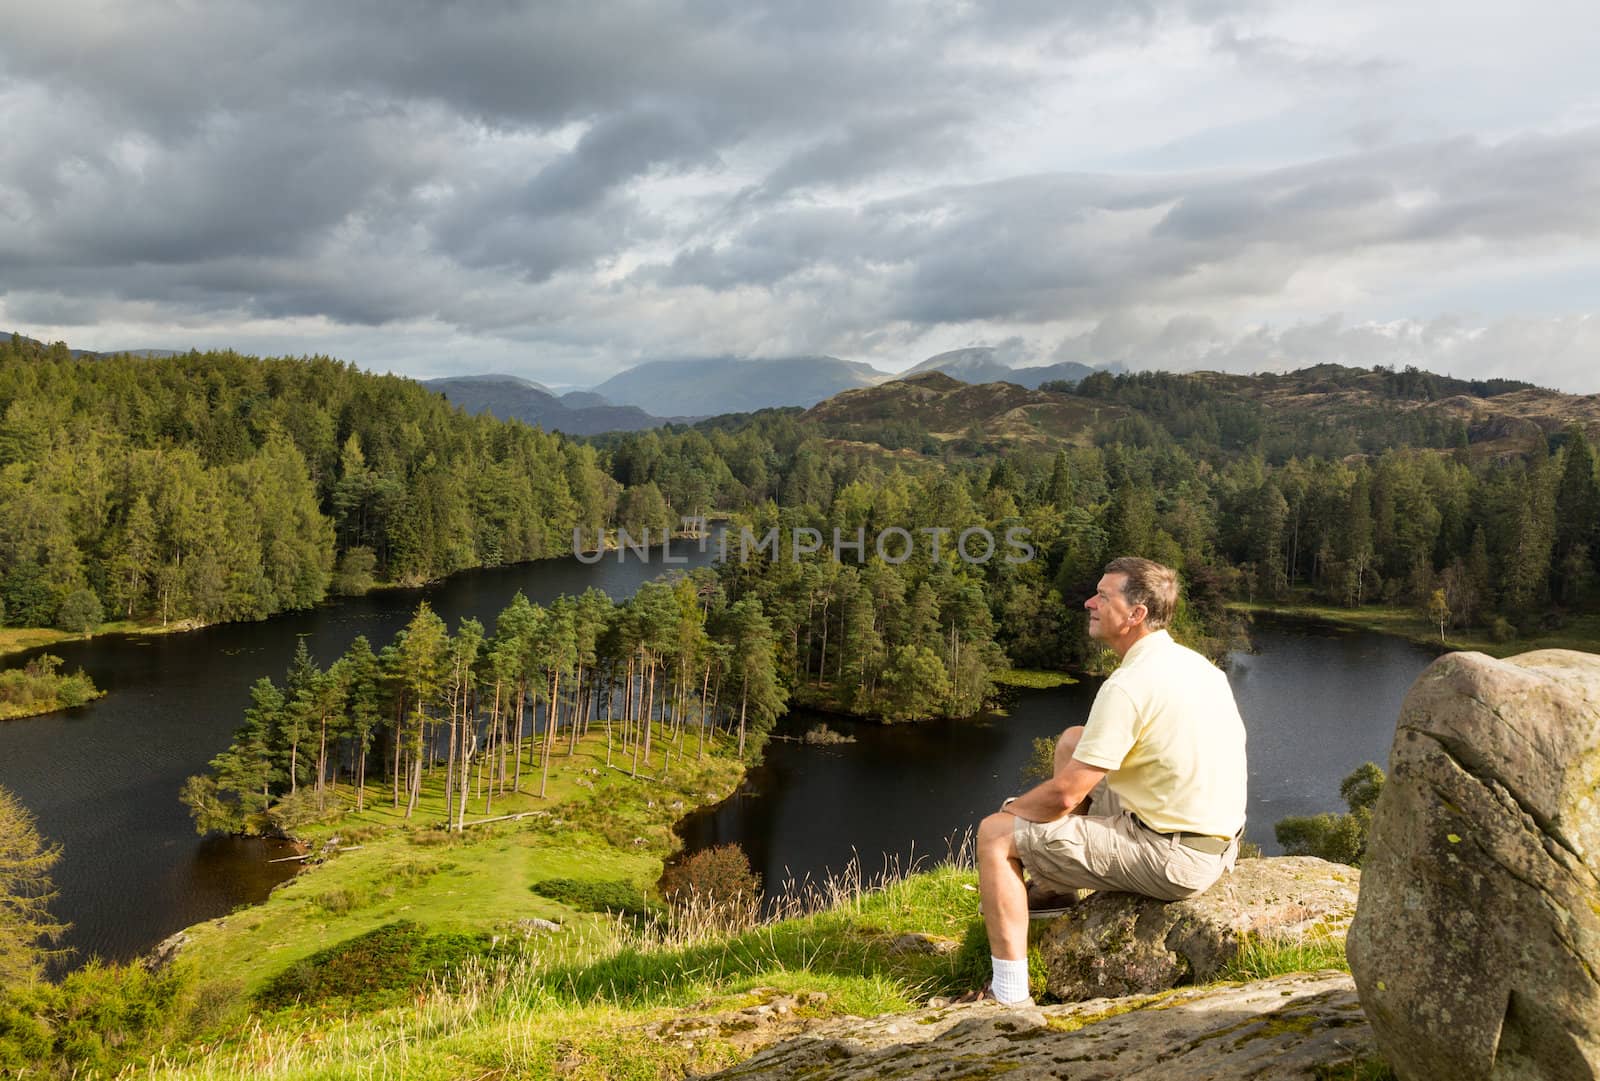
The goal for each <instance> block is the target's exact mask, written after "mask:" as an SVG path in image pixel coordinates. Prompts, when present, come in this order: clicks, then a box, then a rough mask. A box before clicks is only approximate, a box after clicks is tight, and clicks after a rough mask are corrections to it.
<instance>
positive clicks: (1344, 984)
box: [715, 972, 1374, 1081]
mask: <svg viewBox="0 0 1600 1081" xmlns="http://www.w3.org/2000/svg"><path fill="white" fill-rule="evenodd" d="M1373 1055H1374V1050H1373V1046H1372V1034H1371V1032H1370V1030H1369V1029H1368V1027H1367V1023H1366V1020H1365V1019H1364V1018H1363V1017H1362V1016H1361V1011H1360V1007H1359V1004H1358V1003H1357V1001H1356V993H1355V988H1354V986H1353V984H1352V983H1351V981H1350V977H1349V976H1348V975H1346V974H1345V973H1342V972H1322V973H1315V974H1309V975H1306V974H1302V975H1296V976H1282V977H1278V978H1277V979H1272V980H1264V981H1261V982H1258V983H1252V984H1246V985H1243V986H1233V987H1226V986H1225V987H1210V988H1190V989H1187V990H1182V991H1174V992H1168V993H1166V994H1162V995H1153V996H1144V997H1139V998H1121V999H1096V1000H1094V1001H1092V1002H1080V1003H1075V1004H1072V1005H1068V1006H1047V1007H1044V1008H1043V1009H1022V1010H1019V1009H1007V1008H1005V1007H1002V1006H995V1005H983V1006H953V1007H946V1008H942V1009H925V1010H920V1011H916V1012H913V1013H906V1014H893V1015H888V1016H885V1017H879V1018H873V1019H870V1020H863V1019H861V1018H842V1019H838V1020H834V1021H825V1022H817V1023H814V1024H813V1025H811V1026H810V1027H809V1028H808V1029H807V1030H806V1031H805V1032H803V1033H802V1034H800V1035H797V1036H793V1037H790V1038H789V1039H786V1040H784V1041H783V1042H782V1043H778V1044H776V1045H774V1046H772V1047H769V1048H767V1049H766V1050H764V1051H761V1052H759V1053H758V1054H756V1055H755V1056H754V1057H753V1058H751V1059H748V1060H747V1061H745V1062H743V1063H741V1064H740V1065H739V1066H737V1067H734V1068H733V1069H731V1070H728V1071H726V1072H724V1073H721V1074H717V1075H715V1076H717V1077H719V1078H724V1079H727V1081H733V1079H736V1078H738V1079H744V1078H750V1079H754V1078H761V1079H763V1081H790V1079H793V1081H799V1079H800V1078H828V1079H829V1081H853V1079H857V1078H859V1079H862V1081H865V1079H868V1078H873V1079H876V1078H884V1077H894V1078H896V1079H899V1081H916V1079H919V1078H928V1079H934V1078H937V1079H939V1081H960V1079H963V1078H965V1079H977V1078H991V1077H1000V1076H1004V1077H1005V1078H1007V1081H1030V1079H1035V1078H1037V1079H1040V1081H1043V1079H1046V1078H1048V1079H1051V1081H1054V1079H1056V1078H1062V1077H1070V1078H1072V1079H1073V1081H1117V1079H1122V1078H1126V1079H1129V1081H1132V1079H1133V1078H1138V1079H1139V1081H1213V1079H1215V1081H1238V1079H1242V1078H1272V1079H1274V1081H1313V1079H1316V1081H1322V1079H1325V1078H1329V1077H1348V1076H1357V1074H1356V1073H1355V1070H1356V1068H1357V1066H1358V1065H1359V1064H1363V1063H1367V1062H1370V1061H1372V1059H1373Z"/></svg>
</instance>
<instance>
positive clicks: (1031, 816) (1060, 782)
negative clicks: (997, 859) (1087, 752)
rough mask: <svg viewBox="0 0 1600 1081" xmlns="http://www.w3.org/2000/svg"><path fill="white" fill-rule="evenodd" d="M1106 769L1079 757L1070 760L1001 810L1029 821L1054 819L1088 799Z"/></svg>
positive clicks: (1013, 798) (1010, 800) (1008, 802)
mask: <svg viewBox="0 0 1600 1081" xmlns="http://www.w3.org/2000/svg"><path fill="white" fill-rule="evenodd" d="M1107 772H1108V771H1106V770H1103V769H1099V768H1097V767H1095V766H1090V765H1086V764H1084V763H1083V762H1079V761H1078V760H1077V759H1076V758H1071V759H1068V760H1067V763H1066V765H1065V766H1064V767H1063V768H1062V769H1060V770H1059V771H1057V773H1056V775H1055V776H1054V777H1052V778H1050V780H1048V781H1045V782H1044V783H1043V784H1039V785H1035V786H1034V787H1033V788H1030V789H1029V790H1028V791H1026V792H1024V793H1023V794H1022V795H1020V796H1013V797H1012V798H1011V799H1008V800H1006V801H1005V802H1004V803H1002V804H1001V805H1000V810H1001V811H1003V812H1005V813H1006V814H1013V815H1016V816H1017V817H1018V818H1022V819H1026V820H1027V821H1029V822H1054V821H1055V820H1056V819H1058V818H1060V817H1062V816H1063V815H1066V814H1069V813H1070V812H1071V811H1072V810H1073V809H1074V808H1076V807H1077V806H1078V805H1079V804H1081V803H1082V802H1083V801H1084V800H1085V799H1086V798H1088V795H1089V793H1090V792H1091V791H1093V790H1094V786H1095V785H1097V784H1099V783H1100V778H1102V777H1104V776H1105V775H1106V773H1107Z"/></svg>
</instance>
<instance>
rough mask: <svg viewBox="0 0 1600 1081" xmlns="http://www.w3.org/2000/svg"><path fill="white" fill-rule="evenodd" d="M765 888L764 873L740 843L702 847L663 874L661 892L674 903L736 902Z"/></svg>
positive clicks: (748, 897)
mask: <svg viewBox="0 0 1600 1081" xmlns="http://www.w3.org/2000/svg"><path fill="white" fill-rule="evenodd" d="M760 892H761V876H760V875H758V874H756V873H755V872H754V871H752V870H751V869H750V858H749V857H748V856H746V855H745V854H744V849H742V848H740V847H739V846H738V845H717V846H715V847H714V848H706V849H702V850H701V851H699V852H696V853H694V854H693V855H692V856H688V857H685V858H684V859H681V860H679V861H678V862H676V863H674V864H673V865H672V866H670V867H668V868H667V869H666V870H665V871H664V872H662V875H661V896H662V897H664V898H666V900H667V903H668V904H671V905H675V906H678V905H684V904H690V903H694V902H696V901H698V902H700V903H709V904H712V905H722V904H726V905H734V904H739V903H741V902H745V901H749V900H750V899H751V898H753V897H756V896H757V895H759V894H760Z"/></svg>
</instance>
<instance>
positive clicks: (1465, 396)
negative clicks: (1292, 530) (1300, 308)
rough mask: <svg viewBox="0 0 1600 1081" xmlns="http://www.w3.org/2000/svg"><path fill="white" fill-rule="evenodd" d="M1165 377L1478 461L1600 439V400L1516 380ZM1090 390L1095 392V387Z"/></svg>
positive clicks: (1324, 369) (1328, 371)
mask: <svg viewBox="0 0 1600 1081" xmlns="http://www.w3.org/2000/svg"><path fill="white" fill-rule="evenodd" d="M1147 375H1154V373H1147ZM1163 378H1164V379H1165V380H1166V381H1169V382H1170V381H1172V380H1184V381H1187V382H1189V383H1191V384H1192V385H1193V386H1195V387H1196V388H1200V389H1201V390H1202V392H1203V393H1206V394H1210V395H1214V396H1216V397H1220V398H1222V399H1233V400H1235V401H1238V402H1242V403H1249V404H1251V405H1252V406H1254V407H1255V408H1256V409H1258V410H1259V411H1260V414H1261V415H1262V416H1263V417H1266V418H1275V420H1276V422H1277V423H1279V424H1293V423H1298V424H1299V425H1300V426H1302V427H1306V426H1311V425H1315V426H1320V427H1322V428H1324V429H1328V430H1334V429H1341V428H1342V429H1347V430H1350V431H1374V432H1376V431H1380V430H1381V429H1382V428H1383V427H1384V426H1385V423H1386V422H1387V423H1389V424H1392V425H1394V426H1395V427H1397V428H1399V429H1400V430H1401V431H1403V432H1405V433H1406V434H1409V435H1411V436H1413V438H1411V439H1410V440H1408V441H1409V442H1411V443H1412V444H1413V445H1419V444H1420V445H1438V446H1441V447H1467V448H1470V449H1471V450H1472V452H1473V453H1474V454H1475V455H1487V456H1503V455H1506V454H1522V453H1525V452H1526V451H1527V450H1528V448H1529V447H1530V446H1532V445H1538V444H1539V443H1540V442H1541V441H1543V440H1547V439H1549V438H1550V437H1551V436H1554V435H1556V434H1557V433H1559V432H1561V431H1562V430H1563V429H1565V428H1567V427H1568V426H1570V425H1573V424H1576V425H1579V426H1580V427H1582V428H1583V429H1584V430H1585V432H1586V433H1587V434H1588V435H1589V437H1590V438H1591V439H1592V438H1595V437H1596V436H1597V435H1600V395H1578V394H1566V393H1563V392H1561V391H1556V390H1548V389H1545V388H1543V387H1538V386H1535V385H1533V384H1532V383H1525V382H1520V381H1517V380H1503V379H1497V380H1465V379H1456V378H1453V377H1451V376H1442V375H1435V374H1433V373H1431V372H1423V371H1418V370H1416V369H1407V370H1405V371H1401V372H1394V371H1390V370H1387V369H1381V368H1372V369H1366V368H1349V367H1344V366H1341V365H1336V364H1322V365H1317V366H1315V367H1310V368H1303V369H1300V370H1299V371H1294V372H1289V373H1286V374H1282V375H1278V374H1264V375H1228V374H1222V373H1217V372H1195V373H1191V374H1189V375H1185V376H1165V377H1163ZM1080 389H1083V388H1080ZM1088 390H1089V391H1090V392H1091V393H1092V392H1094V391H1095V387H1094V385H1093V384H1091V386H1090V387H1089V388H1088ZM1423 433H1435V434H1437V435H1439V436H1441V437H1442V441H1441V442H1439V443H1436V444H1429V443H1426V442H1425V441H1422V440H1418V439H1416V438H1414V437H1415V436H1416V435H1417V434H1423ZM1395 442H1399V441H1398V440H1396V441H1395ZM1363 449H1371V448H1363Z"/></svg>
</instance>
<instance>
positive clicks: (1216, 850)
mask: <svg viewBox="0 0 1600 1081" xmlns="http://www.w3.org/2000/svg"><path fill="white" fill-rule="evenodd" d="M1133 820H1134V821H1135V822H1137V823H1139V825H1140V826H1142V827H1143V828H1145V829H1147V830H1149V831H1150V832H1151V833H1155V834H1160V835H1161V836H1162V837H1176V838H1177V839H1178V843H1179V844H1180V845H1182V846H1183V847H1184V848H1189V849H1193V850H1194V851H1196V852H1204V853H1205V854H1206V855H1208V856H1220V855H1222V854H1223V853H1224V852H1226V851H1228V848H1229V846H1230V845H1232V844H1233V842H1234V841H1236V840H1238V839H1239V834H1237V833H1236V834H1234V835H1233V836H1232V837H1216V836H1213V835H1212V834H1209V833H1164V832H1162V831H1161V830H1158V829H1156V828H1155V827H1154V826H1150V825H1148V824H1146V822H1145V820H1144V819H1142V818H1140V817H1139V816H1138V815H1134V816H1133ZM1242 832H1244V830H1243V827H1240V833H1242Z"/></svg>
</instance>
